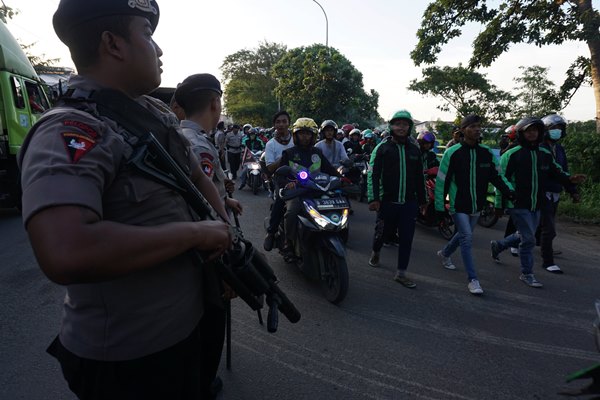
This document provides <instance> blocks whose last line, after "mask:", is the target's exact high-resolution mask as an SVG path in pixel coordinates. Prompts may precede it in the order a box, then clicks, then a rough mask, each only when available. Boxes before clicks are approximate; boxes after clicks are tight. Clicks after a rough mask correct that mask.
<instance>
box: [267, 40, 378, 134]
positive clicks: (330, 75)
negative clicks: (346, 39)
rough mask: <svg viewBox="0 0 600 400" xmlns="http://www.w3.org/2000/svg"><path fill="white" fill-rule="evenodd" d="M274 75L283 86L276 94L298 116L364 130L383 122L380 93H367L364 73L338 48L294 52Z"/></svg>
mask: <svg viewBox="0 0 600 400" xmlns="http://www.w3.org/2000/svg"><path fill="white" fill-rule="evenodd" d="M273 75H274V77H275V78H276V79H277V80H278V83H279V84H278V85H277V89H276V91H275V93H276V94H277V96H278V97H279V98H280V99H281V102H282V103H283V104H284V106H285V108H286V109H287V110H288V111H289V112H290V113H291V114H292V115H294V116H296V117H299V116H306V117H310V118H313V119H314V120H315V121H317V122H320V121H323V120H325V119H332V120H334V121H337V122H339V123H345V122H356V123H358V124H359V125H360V126H361V127H367V126H375V125H376V124H377V123H378V121H379V114H378V113H377V106H378V103H379V94H378V93H377V92H376V91H375V90H371V91H370V92H369V93H366V92H365V90H364V89H363V80H362V74H361V73H360V72H359V71H358V70H357V69H356V68H355V67H354V66H353V65H352V63H351V62H350V61H349V60H348V59H347V58H346V57H344V56H343V55H342V54H341V53H340V52H338V51H337V50H336V49H333V48H327V47H325V46H323V45H320V44H314V45H312V46H309V47H299V48H296V49H292V50H290V51H288V53H287V54H286V55H285V56H284V57H283V58H282V59H281V60H280V61H279V62H278V63H277V64H276V65H275V67H274V68H273Z"/></svg>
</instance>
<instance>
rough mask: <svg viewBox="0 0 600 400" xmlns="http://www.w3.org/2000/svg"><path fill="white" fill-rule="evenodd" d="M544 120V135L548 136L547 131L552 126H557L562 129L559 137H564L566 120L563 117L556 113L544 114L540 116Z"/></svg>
mask: <svg viewBox="0 0 600 400" xmlns="http://www.w3.org/2000/svg"><path fill="white" fill-rule="evenodd" d="M542 121H543V122H544V126H545V127H546V135H545V136H546V137H547V136H548V131H549V130H550V129H552V128H558V129H560V130H561V131H562V133H561V135H560V138H561V139H562V138H564V137H565V136H566V135H567V121H565V119H564V118H563V117H561V116H560V115H558V114H550V115H546V116H545V117H544V118H542Z"/></svg>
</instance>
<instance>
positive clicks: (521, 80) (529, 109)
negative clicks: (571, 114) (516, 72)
mask: <svg viewBox="0 0 600 400" xmlns="http://www.w3.org/2000/svg"><path fill="white" fill-rule="evenodd" d="M519 69H520V70H522V71H523V73H522V75H521V76H518V77H516V78H514V79H513V80H514V81H515V82H516V83H517V86H516V87H515V88H514V92H513V93H515V94H516V98H517V103H516V104H517V111H516V112H515V113H514V114H515V115H514V116H515V117H517V118H523V117H527V116H532V115H535V116H539V117H543V116H544V115H548V114H550V113H552V112H558V111H560V110H561V109H562V108H561V101H560V97H559V91H558V90H557V89H556V87H555V85H554V82H552V81H551V80H549V79H548V69H547V68H544V67H540V66H539V65H533V66H531V67H524V66H521V67H519Z"/></svg>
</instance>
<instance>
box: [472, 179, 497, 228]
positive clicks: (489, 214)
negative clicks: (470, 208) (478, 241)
mask: <svg viewBox="0 0 600 400" xmlns="http://www.w3.org/2000/svg"><path fill="white" fill-rule="evenodd" d="M495 200H496V189H495V188H494V185H492V184H491V183H490V184H488V189H487V195H486V203H485V207H484V208H483V210H481V214H480V215H479V219H478V220H477V223H478V224H479V225H481V226H484V227H486V228H491V227H492V226H494V225H496V222H498V216H497V215H496V206H495Z"/></svg>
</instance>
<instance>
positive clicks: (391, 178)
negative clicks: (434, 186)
mask: <svg viewBox="0 0 600 400" xmlns="http://www.w3.org/2000/svg"><path fill="white" fill-rule="evenodd" d="M370 164H371V171H370V172H369V176H368V181H367V183H368V198H369V203H370V202H372V201H384V202H394V203H400V204H404V203H405V202H407V201H411V200H416V201H417V202H418V204H424V203H426V202H427V200H426V192H425V179H424V176H423V162H422V159H421V150H420V149H419V148H418V147H417V146H416V145H414V144H413V143H411V142H409V141H407V142H406V143H404V144H402V143H396V142H394V141H393V140H391V139H390V140H386V141H384V142H381V143H380V144H378V145H377V147H375V149H374V150H373V153H372V154H371V161H370Z"/></svg>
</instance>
